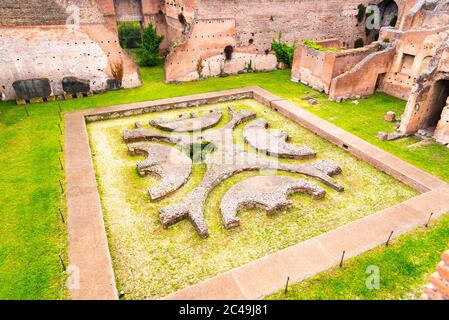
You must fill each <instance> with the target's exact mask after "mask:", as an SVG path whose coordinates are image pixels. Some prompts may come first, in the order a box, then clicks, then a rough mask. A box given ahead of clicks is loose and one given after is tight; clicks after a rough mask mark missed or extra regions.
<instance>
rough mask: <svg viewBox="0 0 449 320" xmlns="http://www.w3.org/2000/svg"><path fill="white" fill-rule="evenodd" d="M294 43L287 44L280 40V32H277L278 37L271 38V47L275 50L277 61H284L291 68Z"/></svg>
mask: <svg viewBox="0 0 449 320" xmlns="http://www.w3.org/2000/svg"><path fill="white" fill-rule="evenodd" d="M295 48H296V45H295V44H293V45H291V46H289V45H288V44H287V43H286V42H283V41H282V32H279V39H278V40H276V39H273V43H272V44H271V49H272V50H273V51H274V52H275V54H276V58H277V60H278V62H283V63H285V64H286V65H287V66H288V67H289V68H291V66H292V63H293V55H294V54H295Z"/></svg>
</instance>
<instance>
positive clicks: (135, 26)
mask: <svg viewBox="0 0 449 320" xmlns="http://www.w3.org/2000/svg"><path fill="white" fill-rule="evenodd" d="M118 37H119V41H120V46H121V47H122V48H124V49H136V48H139V47H140V44H141V42H142V34H141V26H140V23H139V22H121V23H120V24H119V26H118Z"/></svg>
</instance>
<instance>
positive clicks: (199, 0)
mask: <svg viewBox="0 0 449 320" xmlns="http://www.w3.org/2000/svg"><path fill="white" fill-rule="evenodd" d="M179 2H182V3H184V4H185V3H187V2H188V3H189V4H191V3H192V2H193V1H192V0H190V1H179ZM372 2H373V1H369V0H348V1H341V0H248V1H237V0H229V1H220V0H196V1H195V2H194V4H195V15H194V20H193V23H194V25H193V27H192V28H191V30H194V31H195V32H197V33H200V34H204V35H203V36H206V37H207V36H209V37H210V39H211V41H209V42H206V44H204V45H202V46H200V47H198V46H195V45H194V44H193V43H196V42H197V38H195V36H196V35H193V34H192V32H190V33H188V34H186V33H184V34H186V35H185V36H183V34H182V33H179V32H178V35H177V39H176V41H173V42H174V43H176V44H177V43H180V44H181V45H177V46H175V47H176V48H175V49H174V50H173V51H172V53H171V55H170V57H169V59H168V62H169V64H168V65H166V69H165V70H166V78H165V80H166V81H167V82H170V81H174V80H187V79H190V80H192V79H196V78H198V77H197V76H196V74H195V72H196V71H197V66H198V65H200V64H201V63H203V62H204V57H205V58H206V59H207V58H209V57H211V56H212V55H217V54H220V53H222V52H223V49H224V48H225V47H226V46H228V45H233V46H235V47H236V48H235V49H236V50H240V51H241V52H244V53H245V54H252V55H259V58H260V59H262V58H263V55H264V54H266V52H270V51H271V44H272V41H273V39H275V38H278V35H279V33H282V37H283V40H284V41H287V42H289V43H295V42H300V41H302V40H304V39H313V40H324V39H329V38H337V39H339V40H341V43H342V45H343V46H345V47H352V46H353V45H354V41H355V40H356V39H359V38H362V39H366V33H365V24H364V23H357V17H356V16H357V13H358V6H359V4H361V3H363V4H365V5H368V3H372ZM374 2H379V1H374ZM181 7H182V6H181ZM165 8H166V9H165V10H168V9H167V8H170V10H175V9H176V8H177V10H180V9H179V8H180V7H179V5H178V6H173V7H172V6H167V5H166V6H165ZM167 12H169V11H167ZM175 12H177V11H175ZM174 15H175V14H173V13H172V14H170V15H167V17H166V18H167V22H169V21H171V24H172V26H173V27H172V29H173V30H175V29H176V27H177V28H178V29H179V25H177V23H179V22H176V21H175V20H176V19H177V18H176V15H175V17H173V16H174ZM228 20H234V23H235V36H234V37H235V39H233V40H232V41H230V40H229V36H230V34H229V33H226V32H225V31H226V27H225V26H224V25H223V26H221V24H220V23H217V21H228ZM197 22H198V23H200V25H197ZM201 26H203V27H204V30H202V31H199V29H200V28H201ZM184 31H185V30H184ZM171 38H172V39H174V38H175V37H171ZM205 39H206V38H205ZM173 42H172V44H173ZM189 42H190V44H189ZM208 44H210V45H208ZM212 44H213V45H212ZM185 47H192V48H191V50H190V51H186V50H185ZM194 47H195V50H197V51H201V53H200V54H199V53H198V52H197V51H195V52H194V51H193V49H194ZM200 58H201V59H200ZM217 59H220V57H218V58H217ZM265 60H266V61H265V62H264V69H266V70H269V69H273V68H275V67H276V65H275V64H272V65H271V66H268V61H272V59H271V58H268V59H265ZM246 63H248V62H246ZM185 64H188V65H189V68H188V70H187V69H186V68H184V67H183V68H180V67H178V66H179V65H185ZM234 65H235V66H237V65H244V63H243V61H237V62H236V63H234ZM171 68H173V69H171ZM181 69H182V70H181ZM239 71H243V70H239ZM192 76H193V77H192Z"/></svg>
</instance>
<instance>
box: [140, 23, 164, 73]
mask: <svg viewBox="0 0 449 320" xmlns="http://www.w3.org/2000/svg"><path fill="white" fill-rule="evenodd" d="M163 40H164V36H160V35H158V34H157V33H156V29H155V28H154V27H153V26H152V25H151V24H150V25H148V27H146V28H145V30H144V31H143V37H142V46H141V49H140V50H139V52H138V54H137V56H138V61H139V65H141V66H145V67H151V66H155V65H157V64H158V63H159V62H160V60H161V54H160V51H159V46H160V45H161V43H162V41H163Z"/></svg>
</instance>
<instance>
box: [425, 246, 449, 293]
mask: <svg viewBox="0 0 449 320" xmlns="http://www.w3.org/2000/svg"><path fill="white" fill-rule="evenodd" d="M423 299H425V300H449V250H448V251H446V252H445V253H443V255H442V256H441V262H440V263H439V264H438V266H437V271H436V272H435V273H434V274H433V275H432V277H431V278H430V284H429V285H427V286H426V287H425V288H424V296H423Z"/></svg>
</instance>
